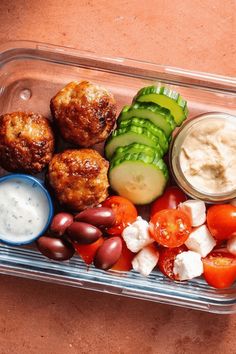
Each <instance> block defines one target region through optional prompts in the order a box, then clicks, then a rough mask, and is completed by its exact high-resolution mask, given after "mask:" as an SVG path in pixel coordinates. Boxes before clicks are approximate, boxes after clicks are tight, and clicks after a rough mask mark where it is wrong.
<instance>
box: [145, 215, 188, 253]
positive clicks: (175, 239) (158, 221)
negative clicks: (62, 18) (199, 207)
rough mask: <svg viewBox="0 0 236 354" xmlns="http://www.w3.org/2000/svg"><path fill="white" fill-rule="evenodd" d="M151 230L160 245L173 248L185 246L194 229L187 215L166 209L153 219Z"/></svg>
mask: <svg viewBox="0 0 236 354" xmlns="http://www.w3.org/2000/svg"><path fill="white" fill-rule="evenodd" d="M149 230H150V233H151V236H152V237H153V238H154V239H155V240H156V241H157V242H158V243H160V244H161V245H162V246H165V247H170V248H173V247H178V246H181V245H182V244H184V242H185V241H186V240H187V238H188V236H189V234H190V232H191V230H192V228H191V222H190V219H189V217H188V215H187V214H185V213H183V212H182V211H180V210H175V209H164V210H161V211H159V212H157V213H156V214H155V215H154V216H153V217H152V218H151V220H150V226H149Z"/></svg>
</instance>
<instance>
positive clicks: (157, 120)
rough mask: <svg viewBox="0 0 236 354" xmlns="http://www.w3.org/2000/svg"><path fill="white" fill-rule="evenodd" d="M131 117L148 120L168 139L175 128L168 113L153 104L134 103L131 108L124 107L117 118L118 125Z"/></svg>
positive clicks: (166, 110)
mask: <svg viewBox="0 0 236 354" xmlns="http://www.w3.org/2000/svg"><path fill="white" fill-rule="evenodd" d="M133 117H135V118H143V119H147V120H150V121H151V122H152V123H153V124H154V125H155V126H156V127H158V128H160V129H162V130H163V132H164V133H165V134H166V136H167V138H169V136H170V135H171V133H172V132H173V130H174V129H175V127H176V123H175V120H174V118H173V116H172V115H171V113H170V111H169V110H168V109H166V108H162V107H160V106H158V105H157V104H155V103H146V102H144V103H141V102H136V103H134V104H132V105H131V106H125V107H124V108H123V109H122V111H121V113H120V115H119V117H118V125H119V124H120V123H121V121H122V120H126V119H130V118H133Z"/></svg>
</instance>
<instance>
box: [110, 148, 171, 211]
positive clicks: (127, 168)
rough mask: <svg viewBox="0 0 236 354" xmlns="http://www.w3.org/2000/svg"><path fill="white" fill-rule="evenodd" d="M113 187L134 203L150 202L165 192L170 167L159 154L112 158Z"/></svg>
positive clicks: (111, 178)
mask: <svg viewBox="0 0 236 354" xmlns="http://www.w3.org/2000/svg"><path fill="white" fill-rule="evenodd" d="M108 176H109V181H110V185H111V187H112V188H113V189H114V191H116V192H117V193H118V194H119V195H121V196H122V197H125V198H128V199H129V200H130V201H131V202H133V203H134V204H140V205H143V204H149V203H151V202H152V201H153V200H155V199H156V198H158V197H159V196H160V195H162V194H163V192H164V189H165V186H166V183H167V181H168V169H167V166H166V164H165V163H164V161H163V160H161V159H159V157H158V155H157V154H155V153H154V154H153V155H146V154H144V153H131V154H125V155H123V156H122V157H121V158H117V159H114V160H112V162H111V165H110V169H109V175H108Z"/></svg>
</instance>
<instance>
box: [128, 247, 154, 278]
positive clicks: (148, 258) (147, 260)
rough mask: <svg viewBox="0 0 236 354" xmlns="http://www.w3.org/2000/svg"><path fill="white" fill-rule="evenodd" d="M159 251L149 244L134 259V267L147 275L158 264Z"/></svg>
mask: <svg viewBox="0 0 236 354" xmlns="http://www.w3.org/2000/svg"><path fill="white" fill-rule="evenodd" d="M158 259H159V252H158V251H157V250H156V249H155V247H153V245H149V246H146V247H144V248H143V249H142V250H141V251H140V252H139V253H138V254H137V255H136V256H135V257H134V259H133V261H132V266H133V269H134V270H136V271H137V272H139V273H140V274H142V275H143V276H145V277H147V276H148V275H149V274H150V273H151V271H152V270H153V269H154V268H155V266H156V265H157V262H158Z"/></svg>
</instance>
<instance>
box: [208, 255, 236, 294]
mask: <svg viewBox="0 0 236 354" xmlns="http://www.w3.org/2000/svg"><path fill="white" fill-rule="evenodd" d="M202 261H203V268H204V273H203V275H204V278H205V279H206V281H207V283H208V284H209V285H211V286H213V287H215V288H219V289H224V288H228V287H230V286H231V285H232V284H233V283H234V281H235V280H236V257H235V256H234V255H232V254H231V253H229V252H228V251H227V250H226V249H220V250H214V251H212V252H211V253H210V254H208V256H207V257H205V258H203V259H202Z"/></svg>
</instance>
